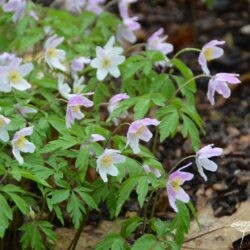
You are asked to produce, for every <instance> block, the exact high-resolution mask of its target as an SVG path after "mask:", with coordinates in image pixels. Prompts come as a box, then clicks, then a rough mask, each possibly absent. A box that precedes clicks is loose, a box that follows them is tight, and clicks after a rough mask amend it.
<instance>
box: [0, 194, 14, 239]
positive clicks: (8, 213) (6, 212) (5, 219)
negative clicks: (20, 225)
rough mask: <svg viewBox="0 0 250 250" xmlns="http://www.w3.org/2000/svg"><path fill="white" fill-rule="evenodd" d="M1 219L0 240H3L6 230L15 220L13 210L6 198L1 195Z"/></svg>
mask: <svg viewBox="0 0 250 250" xmlns="http://www.w3.org/2000/svg"><path fill="white" fill-rule="evenodd" d="M0 204H1V206H0V218H1V223H0V238H3V236H4V233H5V230H6V229H7V228H8V226H9V220H12V219H13V215H12V210H11V208H10V206H9V204H8V202H7V200H6V199H5V197H4V196H3V195H2V194H0Z"/></svg>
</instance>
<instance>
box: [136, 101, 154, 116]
mask: <svg viewBox="0 0 250 250" xmlns="http://www.w3.org/2000/svg"><path fill="white" fill-rule="evenodd" d="M149 104H150V99H146V98H138V99H137V103H136V104H135V106H134V119H135V120H139V119H141V118H143V117H145V115H146V114H147V112H148V109H149Z"/></svg>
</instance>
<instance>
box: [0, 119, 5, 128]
mask: <svg viewBox="0 0 250 250" xmlns="http://www.w3.org/2000/svg"><path fill="white" fill-rule="evenodd" d="M4 125H5V121H4V119H3V117H0V128H2V127H3V126H4Z"/></svg>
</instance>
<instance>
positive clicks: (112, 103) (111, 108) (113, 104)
mask: <svg viewBox="0 0 250 250" xmlns="http://www.w3.org/2000/svg"><path fill="white" fill-rule="evenodd" d="M128 98H129V95H127V94H126V93H120V94H117V95H114V96H113V97H112V98H110V100H109V103H108V111H109V114H112V112H113V111H114V110H115V109H117V107H118V105H119V102H120V101H122V100H125V99H128ZM127 115H128V112H127V111H125V112H123V113H122V114H120V116H119V118H122V119H124V118H126V117H127ZM113 122H114V123H115V125H118V123H119V120H118V119H116V118H114V119H113Z"/></svg>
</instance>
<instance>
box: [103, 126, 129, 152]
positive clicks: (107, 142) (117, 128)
mask: <svg viewBox="0 0 250 250" xmlns="http://www.w3.org/2000/svg"><path fill="white" fill-rule="evenodd" d="M124 125H130V123H127V122H125V123H121V124H120V125H119V126H118V127H116V129H115V130H114V131H113V132H112V133H111V134H110V136H109V137H108V139H107V141H106V143H105V145H104V149H105V148H106V147H107V146H108V144H109V142H110V140H111V138H112V136H113V135H114V134H115V133H116V132H117V131H118V130H119V129H120V128H121V127H122V126H124Z"/></svg>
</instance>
